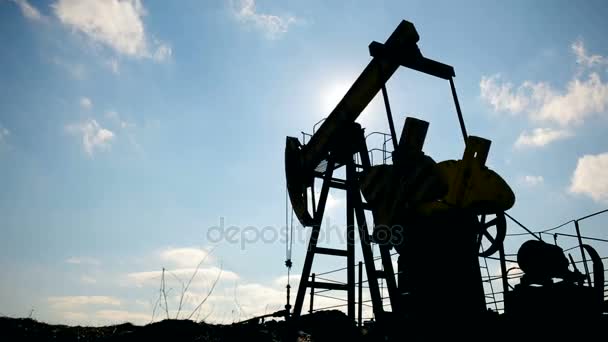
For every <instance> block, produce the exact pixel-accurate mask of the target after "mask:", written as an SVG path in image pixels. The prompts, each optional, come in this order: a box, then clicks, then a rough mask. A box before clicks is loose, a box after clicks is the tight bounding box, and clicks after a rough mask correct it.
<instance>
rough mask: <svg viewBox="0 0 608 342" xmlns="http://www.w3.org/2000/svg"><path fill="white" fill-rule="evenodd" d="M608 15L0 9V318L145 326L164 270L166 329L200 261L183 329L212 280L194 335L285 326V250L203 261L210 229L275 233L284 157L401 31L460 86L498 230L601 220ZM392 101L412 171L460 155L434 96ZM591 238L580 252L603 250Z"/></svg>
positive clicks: (407, 84)
mask: <svg viewBox="0 0 608 342" xmlns="http://www.w3.org/2000/svg"><path fill="white" fill-rule="evenodd" d="M607 14H608V5H607V4H606V3H605V2H602V1H587V2H585V3H584V4H579V3H573V2H568V1H551V2H549V1H511V2H508V3H505V2H504V1H483V2H482V1H478V2H476V1H465V2H462V3H461V4H460V6H458V7H455V5H454V4H453V2H451V1H439V2H429V1H368V2H364V1H343V2H337V1H314V0H313V1H299V2H296V1H264V0H257V1H254V0H242V1H241V0H235V1H221V0H210V1H186V0H184V1H175V2H167V1H154V2H153V1H141V2H140V1H137V0H125V1H118V0H107V1H101V0H91V1H75V0H53V1H34V0H29V2H28V1H26V0H14V1H13V0H3V1H0V41H1V43H2V46H3V47H4V49H3V52H2V54H0V65H1V66H2V72H1V73H0V89H1V90H2V91H1V92H0V170H1V172H0V175H1V177H0V186H1V188H2V189H3V191H2V195H1V196H0V229H1V230H2V234H3V239H1V240H0V265H1V266H2V268H3V270H4V272H5V275H4V276H3V277H2V278H1V280H0V314H4V315H11V316H27V315H29V314H30V311H31V310H32V309H33V310H34V313H33V316H34V317H35V318H38V319H41V320H45V321H50V322H68V323H73V324H75V323H82V324H104V323H113V322H118V321H124V320H129V321H135V322H138V323H145V322H147V321H149V320H150V319H151V314H152V311H153V307H154V304H155V300H156V299H157V296H158V286H159V282H160V270H161V268H162V267H166V268H167V269H170V270H172V271H173V274H172V275H168V276H167V277H168V278H170V279H168V280H167V281H168V283H169V284H170V285H168V287H171V288H173V290H172V291H173V292H172V293H170V295H169V297H170V299H169V300H170V304H169V306H170V307H169V309H170V310H171V314H172V315H175V314H176V312H175V310H176V308H177V302H176V301H177V300H178V298H176V294H179V292H180V288H181V285H180V284H179V282H178V281H177V280H176V279H175V277H174V276H177V277H178V278H182V279H186V280H187V279H188V278H189V276H190V275H191V274H192V273H193V271H194V270H195V269H196V265H197V264H198V262H199V261H200V260H201V259H202V258H203V257H204V256H205V255H207V254H210V256H209V257H208V258H207V259H206V260H205V262H204V263H203V265H202V266H201V267H200V274H198V275H197V277H196V281H195V282H194V284H193V287H192V289H191V291H190V292H189V293H190V297H189V298H188V301H187V302H188V304H187V305H188V306H187V308H184V311H185V312H187V313H189V312H190V311H191V310H192V309H193V307H194V306H195V303H196V302H197V301H200V298H201V296H204V294H205V293H206V291H207V289H208V288H209V286H210V284H211V283H212V282H213V280H214V279H215V277H216V276H217V275H218V274H219V270H220V269H221V270H222V272H221V275H219V279H220V280H219V281H218V286H217V287H216V290H215V292H214V294H213V295H212V296H211V298H212V299H210V300H209V302H208V303H207V304H206V305H205V306H204V307H203V308H202V309H201V314H200V315H201V317H203V316H208V319H210V320H215V321H218V322H227V321H232V320H234V319H237V318H244V317H247V316H251V315H253V314H257V313H261V312H264V311H265V310H276V309H279V308H280V307H281V305H283V303H284V291H283V287H284V285H285V282H284V275H285V269H284V267H283V261H284V258H285V255H284V254H285V246H284V244H283V243H282V242H281V241H278V240H277V241H274V240H273V239H271V238H272V236H270V237H268V238H267V240H268V242H264V241H261V240H260V239H258V240H256V241H255V242H249V241H248V240H247V241H243V240H241V243H238V242H230V241H226V240H225V239H224V240H222V241H219V242H218V241H215V240H213V239H210V238H209V235H208V232H209V228H210V227H213V226H216V225H218V224H219V223H220V218H223V220H224V223H225V225H226V226H237V227H240V228H241V232H242V231H243V230H244V228H245V227H248V226H253V227H257V228H258V231H261V229H262V228H263V227H267V226H270V227H274V230H273V232H275V233H277V234H278V232H280V230H281V229H282V227H283V226H284V225H285V190H284V172H283V148H284V139H285V136H287V135H292V136H299V134H300V131H308V132H310V131H311V130H312V126H313V124H314V123H316V122H317V121H318V120H320V119H322V118H323V117H324V116H326V115H327V114H328V113H329V112H330V111H331V109H333V107H332V106H333V105H335V104H336V103H337V102H338V100H339V99H340V98H341V96H342V95H343V93H344V92H345V91H346V89H347V88H348V86H349V85H350V84H351V83H352V82H353V81H354V79H355V78H356V77H357V76H358V74H359V73H360V71H361V70H362V69H363V67H364V66H365V65H366V64H367V63H368V61H369V56H368V52H367V45H368V44H369V42H371V41H372V40H377V41H384V40H385V39H386V38H387V37H388V35H389V34H390V33H391V32H392V31H393V29H394V28H395V27H396V25H397V24H398V23H399V22H400V20H402V19H406V20H409V21H411V22H413V23H414V24H415V25H416V28H417V30H418V32H419V34H420V36H421V40H420V43H419V46H420V48H421V50H422V52H423V53H424V54H425V55H426V56H427V57H430V58H433V59H436V60H439V61H442V62H444V63H448V64H451V65H453V66H454V67H455V70H456V79H455V82H456V86H457V89H458V93H459V97H460V102H461V106H462V108H463V113H464V116H465V121H466V123H467V127H468V130H469V133H470V134H474V135H478V136H482V137H486V138H489V139H491V140H492V141H493V143H492V149H491V152H490V158H489V164H490V166H491V167H492V168H493V169H494V170H495V171H497V172H498V173H499V174H501V175H502V176H503V177H504V178H505V179H506V180H507V181H508V182H509V184H510V185H511V186H512V188H513V189H514V190H515V193H516V196H517V202H516V205H515V207H514V208H513V209H512V210H511V211H510V213H511V214H512V215H513V216H515V217H516V218H518V219H519V220H520V221H522V222H523V223H525V224H526V225H529V226H530V227H531V228H532V229H534V230H540V229H543V228H548V227H551V226H553V225H557V224H560V223H562V222H564V221H566V220H569V219H571V218H575V217H580V216H582V215H585V214H587V213H590V212H593V211H597V210H601V209H604V208H605V207H607V206H608V176H607V174H606V172H605V171H604V170H605V168H606V167H608V141H607V139H606V137H605V132H606V129H607V128H608V123H607V121H606V118H607V115H608V84H607V83H606V78H607V75H606V72H607V70H608V57H606V56H608V45H607V44H606V41H605V33H606V32H608V23H607V22H606V20H605V18H606V15H607ZM388 88H389V95H390V96H391V101H392V106H393V112H394V113H395V120H396V124H397V126H398V127H397V128H398V129H400V127H401V125H402V122H403V120H404V118H405V116H407V115H411V116H416V117H419V118H421V119H424V120H427V121H429V122H430V123H431V126H430V131H429V134H428V137H427V143H426V147H425V151H426V152H427V154H429V155H431V156H432V157H433V158H434V159H435V160H446V159H458V158H459V157H460V156H461V154H462V150H463V146H462V141H461V137H460V135H459V134H460V133H459V128H458V126H457V120H456V116H455V114H454V110H453V105H452V103H451V97H450V93H449V85H448V84H447V83H446V82H444V81H440V80H435V79H431V78H429V77H426V76H422V75H418V74H415V73H413V72H411V71H406V70H400V71H399V72H398V73H397V74H396V75H395V76H394V77H393V79H391V81H390V82H389V84H388ZM377 100H378V99H376V100H375V101H374V102H372V104H370V106H369V107H368V108H367V109H366V111H365V112H364V113H363V115H362V116H361V118H360V120H359V121H360V122H361V123H362V124H363V125H364V126H365V127H366V129H367V130H368V132H371V131H385V132H386V131H388V128H387V124H386V122H385V119H384V118H385V116H384V115H385V114H384V112H383V106H382V103H381V102H379V101H377ZM370 143H371V144H373V142H370ZM340 196H341V195H340V194H333V196H332V202H331V203H332V207H331V208H330V212H329V213H330V215H331V216H332V220H331V222H332V223H334V224H336V225H338V226H339V225H340V224H342V223H343V221H342V220H343V219H342V217H341V211H340V208H341V205H343V198H341V197H340ZM602 220H603V221H602ZM605 222H606V221H605V219H602V218H601V217H599V218H597V219H593V220H590V221H585V222H584V223H582V227H583V231H584V232H585V233H586V234H589V235H595V236H602V233H603V232H602V231H601V230H600V225H601V224H602V223H605ZM509 228H510V231H511V232H520V230H518V228H516V227H515V226H514V225H510V226H509ZM569 229H570V231H567V232H568V233H571V232H572V229H571V227H570V228H569ZM269 232H270V231H269ZM304 233H305V232H302V234H304ZM269 234H271V235H272V233H269ZM604 235H605V233H604ZM243 237H244V238H245V239H250V238H251V239H253V238H254V237H252V236H248V235H243ZM604 237H605V236H604ZM210 240H213V241H210ZM270 240H273V241H270ZM303 240H304V238H303V237H302V238H300V239H299V241H297V242H296V245H295V247H294V249H295V250H294V255H293V259H294V269H293V272H294V273H296V274H297V273H299V271H300V269H301V262H302V261H303V258H304V254H303V253H304V243H303ZM521 241H523V240H522V239H517V240H513V241H512V242H509V244H508V245H507V246H508V247H510V248H511V249H512V251H513V252H514V251H515V250H516V247H517V245H518V244H519V243H521ZM560 242H562V240H560ZM333 243H337V241H333ZM572 243H573V242H572V241H569V240H563V244H564V247H569V246H571V245H572ZM243 246H244V247H243ZM596 247H598V249H600V251H601V250H602V248H603V249H604V250H605V252H608V250H606V248H605V247H602V246H596ZM604 254H605V253H604ZM334 266H335V267H337V266H341V265H340V264H339V263H338V262H335V261H327V262H325V260H324V259H323V260H321V261H320V262H319V263H317V264H316V265H315V267H319V268H318V269H330V268H333V267H334ZM183 315H184V314H183V313H182V316H180V317H183ZM157 316H158V315H157Z"/></svg>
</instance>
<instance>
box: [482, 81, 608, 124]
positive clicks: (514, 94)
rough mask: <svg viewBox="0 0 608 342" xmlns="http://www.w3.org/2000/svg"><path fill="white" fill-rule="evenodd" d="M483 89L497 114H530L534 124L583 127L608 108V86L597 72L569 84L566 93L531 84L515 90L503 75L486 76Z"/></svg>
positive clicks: (525, 84)
mask: <svg viewBox="0 0 608 342" xmlns="http://www.w3.org/2000/svg"><path fill="white" fill-rule="evenodd" d="M480 88H481V97H482V99H483V100H485V101H487V102H488V103H489V104H491V105H492V107H493V108H494V110H495V111H498V112H501V111H502V112H509V113H512V114H518V113H526V114H527V115H528V117H529V118H530V119H531V120H533V121H538V122H547V123H554V124H558V125H560V126H568V125H570V124H580V123H582V122H583V121H584V120H585V119H587V118H589V117H591V116H593V115H594V114H598V113H602V112H604V111H605V110H606V109H607V108H608V84H607V83H604V82H603V81H602V80H601V78H600V76H599V74H597V73H595V72H592V73H590V74H589V76H588V77H587V78H586V79H579V78H575V79H573V80H571V81H569V82H568V84H567V85H566V89H565V90H563V91H560V90H556V89H554V88H553V87H551V86H550V85H548V84H547V83H544V82H538V83H534V82H531V81H526V82H524V83H523V84H522V85H520V86H519V87H517V88H513V85H512V84H511V83H509V82H501V76H500V75H494V76H490V77H486V76H483V77H482V79H481V82H480Z"/></svg>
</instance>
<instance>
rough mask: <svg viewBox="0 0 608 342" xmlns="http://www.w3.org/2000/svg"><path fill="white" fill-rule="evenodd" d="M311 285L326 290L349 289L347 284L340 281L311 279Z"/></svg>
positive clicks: (309, 283)
mask: <svg viewBox="0 0 608 342" xmlns="http://www.w3.org/2000/svg"><path fill="white" fill-rule="evenodd" d="M308 286H309V287H314V288H315V289H326V290H344V291H346V290H348V286H347V285H346V284H338V283H326V282H319V281H315V282H312V281H309V282H308Z"/></svg>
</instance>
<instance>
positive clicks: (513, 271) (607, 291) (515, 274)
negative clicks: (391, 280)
mask: <svg viewBox="0 0 608 342" xmlns="http://www.w3.org/2000/svg"><path fill="white" fill-rule="evenodd" d="M605 212H608V210H603V211H600V212H597V213H593V214H591V215H587V216H584V217H582V218H579V219H576V220H570V221H568V222H566V223H565V224H562V225H560V226H557V227H553V228H550V229H547V230H542V231H531V230H530V229H528V228H527V227H525V226H524V225H523V224H521V223H520V222H519V221H516V220H515V219H514V218H512V217H511V216H510V215H509V216H507V217H509V218H510V219H511V220H512V221H513V222H516V223H517V226H519V227H520V228H522V229H524V230H526V232H525V233H523V234H519V233H516V234H507V236H523V235H530V236H533V237H534V238H536V239H542V235H544V234H549V232H554V231H556V230H558V229H560V228H561V229H566V228H568V227H567V224H568V223H574V222H576V221H579V222H580V221H582V220H584V219H587V218H590V217H593V216H596V215H599V214H602V213H605ZM575 230H576V228H575ZM578 231H579V233H580V226H579V229H578ZM539 235H540V236H539ZM550 235H553V236H562V237H566V238H575V239H577V244H576V245H574V246H571V247H569V248H566V249H564V252H568V251H571V250H575V249H580V242H581V241H583V240H590V241H594V242H601V243H608V239H601V238H596V237H589V236H583V235H580V234H568V233H557V232H554V233H551V234H550ZM579 238H580V240H579ZM606 247H608V245H606ZM395 255H397V253H392V254H391V257H392V256H395ZM514 256H516V254H505V262H507V263H508V264H511V265H515V266H511V267H508V270H507V272H506V275H505V277H506V278H507V281H508V284H509V288H510V289H513V286H512V284H511V283H510V282H511V281H517V280H519V279H520V278H521V277H522V276H523V275H524V273H523V271H521V270H520V269H519V268H518V267H517V266H516V265H517V261H516V260H515V259H514V258H513V257H514ZM380 259H381V258H380V257H379V256H378V257H375V258H374V262H375V261H377V260H380ZM601 259H602V260H608V257H602V258H601ZM499 260H500V259H499V258H497V257H493V256H487V257H480V267H481V268H482V269H485V273H486V275H483V276H482V282H483V283H484V284H486V285H487V289H488V291H485V292H486V294H485V296H486V308H487V309H491V310H493V311H496V312H499V313H502V312H504V296H503V294H504V292H505V289H503V286H502V283H501V281H502V278H503V275H502V274H501V273H500V272H491V267H490V266H489V264H488V261H493V262H497V261H499ZM573 260H574V264H575V265H578V264H587V263H588V262H589V261H588V260H587V259H586V257H585V256H584V253H583V254H581V255H580V256H579V257H578V258H576V259H573ZM364 264H365V263H364V262H362V261H360V262H358V264H357V265H355V266H358V272H359V273H360V274H359V281H357V282H355V287H356V288H358V289H359V291H358V292H357V293H359V296H358V298H357V302H356V303H355V304H356V305H357V308H358V310H357V312H358V316H357V320H358V322H359V324H363V321H365V320H368V319H373V316H372V317H368V316H365V317H363V316H362V315H361V312H362V309H363V307H368V308H371V305H369V304H368V303H370V302H371V299H364V297H363V296H362V295H361V293H362V289H365V288H368V286H365V285H364V284H366V283H367V282H368V281H367V280H363V277H362V276H363V274H362V272H363V265H364ZM346 269H347V267H342V268H337V269H333V270H329V271H325V272H321V273H313V274H312V275H311V278H312V279H311V280H312V283H313V284H314V281H315V280H321V281H324V282H332V283H336V284H346V283H344V282H340V281H338V280H335V279H331V278H329V277H327V276H328V275H331V274H334V273H337V272H341V271H345V270H346ZM585 270H586V271H585V276H586V277H590V276H592V275H593V272H590V271H588V268H585ZM398 274H399V272H395V276H397V275H398ZM604 274H605V276H606V277H605V278H606V279H608V268H606V267H605V268H604ZM494 282H497V284H494ZM485 289H486V288H485V287H484V290H485ZM330 291H333V290H327V289H323V290H317V291H315V289H314V286H313V287H311V289H310V301H309V310H308V312H309V313H312V312H316V311H321V310H329V309H340V308H343V307H346V306H347V299H345V298H340V297H336V296H332V295H329V294H328V292H330ZM315 297H320V298H325V299H330V300H333V301H336V303H337V304H335V305H326V306H323V307H317V308H315V307H314V298H315ZM387 298H389V297H387V296H382V297H381V299H382V300H384V299H387ZM604 300H608V280H606V281H605V282H604ZM382 305H383V306H387V305H390V303H384V302H383V303H382Z"/></svg>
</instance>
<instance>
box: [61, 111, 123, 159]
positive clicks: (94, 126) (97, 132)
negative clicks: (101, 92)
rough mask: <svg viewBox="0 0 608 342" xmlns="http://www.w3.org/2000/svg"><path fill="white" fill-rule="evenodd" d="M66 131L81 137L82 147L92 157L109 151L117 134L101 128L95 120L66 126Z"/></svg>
mask: <svg viewBox="0 0 608 342" xmlns="http://www.w3.org/2000/svg"><path fill="white" fill-rule="evenodd" d="M65 130H66V131H67V132H68V133H70V134H73V135H77V136H80V137H81V141H82V147H83V149H84V151H85V152H86V153H87V155H89V156H90V157H92V156H93V154H94V153H95V152H96V151H104V150H107V149H109V148H110V145H111V143H112V141H113V140H114V138H115V134H114V133H113V132H112V131H110V130H109V129H106V128H104V127H101V125H99V123H98V122H97V120H95V119H87V120H85V121H83V122H79V123H73V124H68V125H66V126H65Z"/></svg>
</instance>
